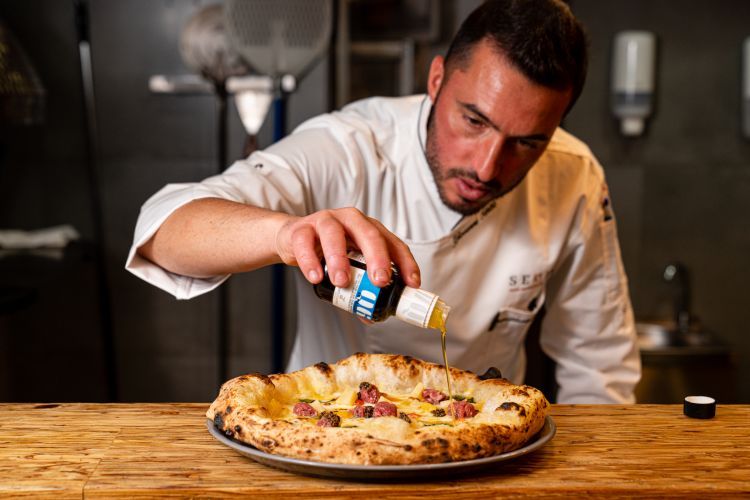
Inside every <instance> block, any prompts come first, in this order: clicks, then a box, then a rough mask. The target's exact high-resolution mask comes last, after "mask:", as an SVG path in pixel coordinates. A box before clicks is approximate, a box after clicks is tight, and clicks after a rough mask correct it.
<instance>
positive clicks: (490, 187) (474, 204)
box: [425, 93, 523, 215]
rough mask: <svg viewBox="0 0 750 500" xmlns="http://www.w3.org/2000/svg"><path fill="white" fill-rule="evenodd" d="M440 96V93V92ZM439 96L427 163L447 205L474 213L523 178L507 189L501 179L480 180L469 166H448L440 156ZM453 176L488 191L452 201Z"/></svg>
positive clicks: (429, 122) (430, 128)
mask: <svg viewBox="0 0 750 500" xmlns="http://www.w3.org/2000/svg"><path fill="white" fill-rule="evenodd" d="M437 97H438V98H439V97H440V94H439V93H438V96H437ZM437 100H438V99H437V98H436V99H435V104H434V105H433V106H432V108H431V109H430V114H429V116H428V118H427V144H426V147H425V157H426V158H427V164H428V165H429V167H430V171H431V172H432V177H433V178H434V179H435V185H436V186H437V190H438V194H439V195H440V200H441V201H442V202H443V204H444V205H445V206H447V207H448V208H450V209H451V210H453V211H454V212H458V213H459V214H461V215H473V214H475V213H477V212H478V211H479V210H481V209H482V207H484V206H485V205H487V204H488V203H489V202H491V201H492V200H495V199H497V198H500V197H501V196H503V195H504V194H506V193H507V192H509V191H510V190H512V189H513V188H514V187H516V186H517V185H518V184H519V183H520V182H521V181H522V180H523V178H521V179H519V180H518V182H516V183H514V184H513V185H512V186H510V187H508V188H507V189H506V188H504V186H503V185H502V184H501V183H500V181H498V180H496V179H493V180H491V181H488V182H482V181H480V180H479V176H478V175H477V174H476V172H475V171H474V170H473V169H471V168H469V167H446V166H445V165H443V164H442V162H441V161H440V159H439V158H438V151H437V149H438V147H437V140H436V136H437V124H436V122H435V121H434V119H433V118H434V113H435V106H437ZM453 178H464V179H469V180H471V181H472V182H473V183H475V184H481V185H482V188H483V189H485V190H486V191H487V193H486V194H485V195H484V196H482V197H481V198H479V199H477V200H467V199H464V198H461V197H460V196H459V201H457V202H456V201H451V200H449V199H448V196H447V194H446V183H447V182H448V180H450V179H453Z"/></svg>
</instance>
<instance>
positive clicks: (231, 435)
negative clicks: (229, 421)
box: [224, 429, 234, 437]
mask: <svg viewBox="0 0 750 500" xmlns="http://www.w3.org/2000/svg"><path fill="white" fill-rule="evenodd" d="M224 434H225V435H226V436H227V437H234V431H233V430H232V429H227V430H225V431H224Z"/></svg>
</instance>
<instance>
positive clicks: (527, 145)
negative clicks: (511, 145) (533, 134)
mask: <svg viewBox="0 0 750 500" xmlns="http://www.w3.org/2000/svg"><path fill="white" fill-rule="evenodd" d="M517 142H518V144H520V145H521V146H523V147H524V148H527V149H536V148H538V147H539V142H538V141H529V140H527V139H518V141H517Z"/></svg>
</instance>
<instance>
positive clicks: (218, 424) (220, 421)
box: [214, 413, 224, 429]
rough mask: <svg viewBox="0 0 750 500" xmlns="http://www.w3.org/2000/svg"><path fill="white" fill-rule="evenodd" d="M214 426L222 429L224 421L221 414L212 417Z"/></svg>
mask: <svg viewBox="0 0 750 500" xmlns="http://www.w3.org/2000/svg"><path fill="white" fill-rule="evenodd" d="M214 425H215V426H216V427H218V428H219V429H221V428H223V427H224V419H223V418H222V416H221V413H217V414H216V415H214Z"/></svg>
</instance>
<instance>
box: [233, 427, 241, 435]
mask: <svg viewBox="0 0 750 500" xmlns="http://www.w3.org/2000/svg"><path fill="white" fill-rule="evenodd" d="M234 432H236V433H237V434H242V427H240V426H239V425H235V426H234Z"/></svg>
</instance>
